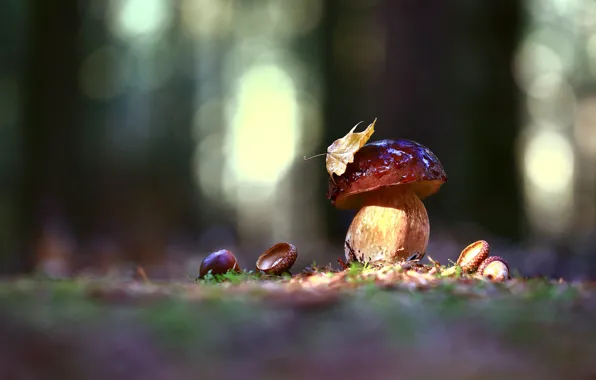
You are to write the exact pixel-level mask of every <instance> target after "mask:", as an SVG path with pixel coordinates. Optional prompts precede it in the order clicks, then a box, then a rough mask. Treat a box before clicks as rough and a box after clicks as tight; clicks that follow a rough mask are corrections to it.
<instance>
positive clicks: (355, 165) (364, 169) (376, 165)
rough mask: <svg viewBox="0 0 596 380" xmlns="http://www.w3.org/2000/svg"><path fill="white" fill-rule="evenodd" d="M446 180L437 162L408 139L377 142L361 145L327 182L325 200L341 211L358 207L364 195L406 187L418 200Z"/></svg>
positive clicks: (427, 151) (422, 146) (425, 150)
mask: <svg viewBox="0 0 596 380" xmlns="http://www.w3.org/2000/svg"><path fill="white" fill-rule="evenodd" d="M445 181H447V175H446V174H445V170H444V169H443V165H442V164H441V162H440V161H439V159H438V158H437V157H436V156H435V155H434V153H433V152H431V151H430V149H428V148H427V147H425V146H424V145H422V144H419V143H417V142H415V141H411V140H405V139H400V140H380V141H375V142H371V143H368V144H366V145H364V146H363V147H362V148H360V150H359V151H358V152H357V153H356V154H355V155H354V162H352V163H350V164H348V166H347V168H346V171H345V173H344V174H342V175H341V176H339V177H338V176H336V175H333V178H330V179H329V189H328V192H327V198H328V199H329V200H331V203H332V204H333V205H334V206H335V207H337V208H340V209H349V208H360V207H361V206H363V205H364V204H365V199H366V196H367V195H369V194H370V193H371V192H374V191H375V190H379V189H382V188H387V187H390V186H408V187H410V189H411V190H412V191H414V192H415V193H416V195H417V196H418V197H419V198H420V199H424V198H426V197H428V196H429V195H432V194H434V193H436V192H437V191H438V190H439V188H440V187H441V185H442V184H443V183H444V182H445Z"/></svg>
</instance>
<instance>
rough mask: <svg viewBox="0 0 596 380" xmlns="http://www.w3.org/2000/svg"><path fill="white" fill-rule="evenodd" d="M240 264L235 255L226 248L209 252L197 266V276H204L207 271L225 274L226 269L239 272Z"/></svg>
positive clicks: (214, 273)
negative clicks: (198, 266)
mask: <svg viewBox="0 0 596 380" xmlns="http://www.w3.org/2000/svg"><path fill="white" fill-rule="evenodd" d="M241 270H242V269H240V265H239V264H238V260H237V259H236V256H234V254H233V253H232V252H231V251H228V250H227V249H222V250H219V251H217V252H213V253H211V254H209V255H208V256H207V257H205V259H203V262H202V263H201V267H200V268H199V278H204V277H205V276H206V275H207V273H209V271H211V274H213V275H216V274H225V273H227V272H228V271H235V272H240V271H241Z"/></svg>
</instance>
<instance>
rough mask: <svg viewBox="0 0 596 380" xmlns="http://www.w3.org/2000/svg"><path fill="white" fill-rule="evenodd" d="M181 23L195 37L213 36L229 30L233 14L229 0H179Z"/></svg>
mask: <svg viewBox="0 0 596 380" xmlns="http://www.w3.org/2000/svg"><path fill="white" fill-rule="evenodd" d="M181 1H182V2H181V4H180V7H181V12H180V16H181V18H182V24H183V25H184V28H185V29H186V31H188V32H189V33H190V34H191V35H194V36H196V37H215V36H217V35H222V34H224V33H225V32H227V31H228V30H229V27H230V25H231V23H232V18H233V15H234V6H233V5H234V4H233V1H231V0H216V1H213V0H181Z"/></svg>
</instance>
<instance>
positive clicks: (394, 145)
mask: <svg viewBox="0 0 596 380" xmlns="http://www.w3.org/2000/svg"><path fill="white" fill-rule="evenodd" d="M445 181H447V175H446V174H445V171H444V170H443V166H442V165H441V162H440V161H439V159H438V158H437V157H436V156H435V155H434V153H432V152H431V151H430V149H428V148H427V147H425V146H423V145H421V144H419V143H417V142H414V141H411V140H405V139H400V140H380V141H375V142H371V143H368V144H366V145H364V146H363V147H362V148H360V150H359V151H358V152H356V154H355V155H354V161H353V162H352V163H350V164H348V165H347V168H346V171H345V172H344V173H343V174H342V175H341V176H337V175H333V176H332V177H331V178H330V180H329V189H328V192H327V198H328V199H329V200H330V201H331V203H332V204H333V205H334V206H335V207H336V208H338V209H359V211H358V212H357V214H356V216H355V217H354V219H353V220H352V223H351V225H350V227H349V229H348V232H347V234H346V238H345V244H344V249H345V255H346V259H347V260H348V261H353V260H357V261H360V262H374V261H379V262H389V263H395V262H397V261H402V260H405V259H406V258H408V257H410V256H412V254H415V253H417V254H420V255H421V257H422V256H424V254H425V252H426V247H427V245H428V238H429V233H430V226H429V221H428V214H427V213H426V208H425V207H424V204H423V203H422V200H423V199H424V198H426V197H428V196H429V195H432V194H434V193H436V192H437V191H438V190H439V188H440V187H441V185H442V184H443V183H444V182H445Z"/></svg>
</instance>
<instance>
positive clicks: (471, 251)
mask: <svg viewBox="0 0 596 380" xmlns="http://www.w3.org/2000/svg"><path fill="white" fill-rule="evenodd" d="M489 252H490V246H489V245H488V243H487V242H486V241H484V240H478V241H476V242H474V243H472V244H470V245H468V246H467V247H466V248H464V249H463V251H461V253H460V255H459V258H458V259H457V263H456V264H457V265H459V266H460V267H461V269H462V270H463V271H464V272H468V273H469V272H473V271H475V270H476V269H478V266H480V263H482V262H483V261H484V260H485V259H486V258H487V257H488V254H489Z"/></svg>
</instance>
